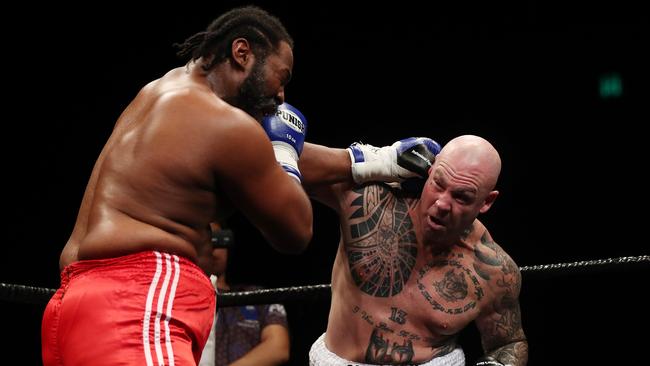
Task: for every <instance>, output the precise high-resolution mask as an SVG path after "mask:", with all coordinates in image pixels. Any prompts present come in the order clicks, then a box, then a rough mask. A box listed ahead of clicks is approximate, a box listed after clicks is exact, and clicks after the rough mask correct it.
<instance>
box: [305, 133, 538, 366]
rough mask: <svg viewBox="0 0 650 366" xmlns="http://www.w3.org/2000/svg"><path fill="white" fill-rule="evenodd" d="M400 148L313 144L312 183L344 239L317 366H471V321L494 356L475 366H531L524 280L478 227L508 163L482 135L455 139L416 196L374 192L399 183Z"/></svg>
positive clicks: (309, 153)
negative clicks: (465, 343)
mask: <svg viewBox="0 0 650 366" xmlns="http://www.w3.org/2000/svg"><path fill="white" fill-rule="evenodd" d="M400 146H401V145H400V143H398V144H397V145H395V144H394V145H391V146H387V147H383V148H375V147H372V146H368V145H353V146H352V147H351V148H350V149H349V150H348V151H346V150H343V149H330V148H326V147H323V146H318V145H311V144H307V145H306V146H305V151H304V153H303V155H302V157H301V160H300V168H301V170H302V171H303V174H304V182H305V185H306V187H307V188H308V192H309V193H310V194H311V195H312V196H313V197H315V198H317V199H318V200H320V201H321V202H323V203H325V204H327V205H328V206H330V207H332V208H333V209H335V210H336V211H337V212H338V214H339V218H340V230H341V241H340V243H339V249H338V252H337V255H336V259H335V262H334V267H333V269H332V300H331V306H330V313H329V321H328V325H327V330H326V332H325V333H324V334H323V335H322V336H321V337H320V338H318V339H317V340H316V341H315V342H314V344H313V346H312V348H311V351H310V365H314V366H347V365H392V364H395V365H398V364H399V365H403V364H408V365H430V366H431V365H464V364H465V357H464V354H463V351H462V349H461V348H460V347H459V345H458V344H457V343H456V338H457V337H456V336H457V335H458V333H459V332H460V331H461V330H462V329H463V328H465V327H466V326H467V325H468V324H469V323H470V322H475V323H476V325H477V327H478V329H479V331H480V334H481V338H482V344H483V348H484V350H485V357H484V358H482V359H481V360H478V361H477V362H476V365H502V364H504V365H505V364H509V365H525V364H526V362H527V359H528V343H527V341H526V337H525V335H524V331H523V328H522V324H521V313H520V307H519V301H518V296H519V291H520V287H521V275H520V273H519V269H518V267H517V265H516V264H515V262H514V261H513V260H512V258H510V256H508V254H507V253H506V252H505V251H504V250H503V248H501V247H500V246H499V245H498V244H497V243H496V242H495V241H494V239H493V238H492V236H491V235H490V233H489V232H488V230H487V228H486V227H485V226H484V225H483V224H482V223H481V222H480V221H479V220H478V219H477V216H478V215H479V214H482V213H485V212H487V211H488V210H489V209H490V207H491V206H492V204H493V203H494V201H495V199H496V198H497V196H498V194H499V192H498V191H496V190H495V186H496V183H497V179H498V177H499V173H500V169H501V159H500V157H499V154H498V153H497V151H496V150H495V148H494V147H493V146H492V145H491V144H490V143H489V142H488V141H486V140H484V139H483V138H480V137H477V136H461V137H458V138H455V139H453V140H451V141H450V142H449V143H448V144H447V145H446V146H445V147H444V148H443V149H442V151H440V153H439V154H438V155H437V156H436V157H435V162H433V165H432V166H431V167H430V169H429V176H428V179H427V180H426V182H425V184H424V187H423V189H422V191H421V193H419V192H418V193H417V194H415V195H414V194H412V193H409V192H407V191H405V190H399V189H395V188H392V187H389V186H387V185H385V184H377V183H371V181H372V180H377V179H381V180H384V181H397V180H399V179H400V176H399V174H396V173H395V170H394V169H393V168H394V167H395V160H396V159H397V157H398V155H399V154H400V152H399V151H400V149H399V147H400ZM395 147H397V149H396V148H395ZM406 151H407V152H408V150H406ZM348 153H349V155H348ZM412 155H416V156H417V154H412ZM350 164H352V172H351V173H350V169H348V168H347V167H349V165H350ZM382 167H383V168H382ZM382 171H383V172H382Z"/></svg>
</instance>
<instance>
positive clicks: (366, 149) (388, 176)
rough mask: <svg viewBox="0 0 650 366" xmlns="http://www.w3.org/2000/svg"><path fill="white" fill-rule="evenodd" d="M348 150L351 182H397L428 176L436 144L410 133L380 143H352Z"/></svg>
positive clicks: (422, 178)
mask: <svg viewBox="0 0 650 366" xmlns="http://www.w3.org/2000/svg"><path fill="white" fill-rule="evenodd" d="M348 152H349V153H350V159H351V160H352V179H354V182H355V183H357V184H363V183H366V182H370V181H375V182H385V183H395V184H391V185H393V186H400V184H401V183H405V182H407V180H411V179H416V180H420V181H422V180H424V179H426V178H427V177H428V171H429V168H430V167H431V165H433V162H434V161H435V156H436V155H437V154H438V153H439V152H440V144H438V143H437V142H435V141H433V140H432V139H430V138H426V137H410V138H407V139H403V140H399V141H397V142H395V143H394V144H392V145H390V146H384V147H375V146H372V145H368V144H360V143H354V144H352V145H350V147H349V148H348Z"/></svg>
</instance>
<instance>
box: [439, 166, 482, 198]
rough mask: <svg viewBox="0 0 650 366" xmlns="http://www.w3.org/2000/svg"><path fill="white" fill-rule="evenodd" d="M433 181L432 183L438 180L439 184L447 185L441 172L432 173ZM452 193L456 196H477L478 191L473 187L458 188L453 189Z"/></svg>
mask: <svg viewBox="0 0 650 366" xmlns="http://www.w3.org/2000/svg"><path fill="white" fill-rule="evenodd" d="M433 180H434V181H435V180H438V181H440V182H442V183H444V184H449V183H448V181H447V178H446V177H445V176H444V175H443V174H442V173H441V172H439V171H437V170H436V172H435V173H434V176H433ZM452 192H454V193H456V194H459V193H460V194H473V195H476V194H478V190H477V189H476V188H474V187H459V188H455V189H453V190H452Z"/></svg>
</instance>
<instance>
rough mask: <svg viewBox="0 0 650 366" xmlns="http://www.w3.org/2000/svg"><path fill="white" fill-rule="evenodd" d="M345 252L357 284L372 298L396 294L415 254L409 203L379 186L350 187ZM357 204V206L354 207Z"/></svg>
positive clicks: (405, 279)
mask: <svg viewBox="0 0 650 366" xmlns="http://www.w3.org/2000/svg"><path fill="white" fill-rule="evenodd" d="M353 194H358V195H359V196H358V197H356V198H355V199H354V200H353V201H352V203H351V207H350V208H351V211H352V214H351V215H350V216H349V218H348V222H349V230H350V240H349V242H347V243H346V247H345V249H346V253H347V256H348V264H349V266H350V273H351V275H352V278H353V279H354V282H355V284H356V285H357V287H358V288H359V289H360V290H361V291H363V292H365V293H367V294H369V295H372V296H375V297H390V296H394V295H397V294H399V293H400V292H401V291H402V289H403V288H404V284H405V283H406V281H408V279H409V277H410V276H411V272H412V271H413V267H414V266H415V260H416V257H417V240H416V237H415V231H414V229H413V222H412V221H411V218H410V217H409V215H408V211H409V202H408V201H407V200H406V199H404V198H401V197H398V196H396V195H395V194H393V193H392V191H391V190H390V189H389V188H388V187H386V186H382V185H369V186H365V187H361V188H359V189H356V190H354V193H353ZM357 206H358V208H356V207H357Z"/></svg>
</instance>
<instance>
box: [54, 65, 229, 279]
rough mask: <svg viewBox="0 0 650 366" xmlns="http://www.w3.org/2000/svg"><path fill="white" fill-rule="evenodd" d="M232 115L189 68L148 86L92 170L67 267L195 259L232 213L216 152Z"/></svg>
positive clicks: (66, 252) (64, 260)
mask: <svg viewBox="0 0 650 366" xmlns="http://www.w3.org/2000/svg"><path fill="white" fill-rule="evenodd" d="M232 110H233V108H232V107H230V106H228V105H227V104H226V103H224V102H222V101H221V100H220V99H218V98H217V97H216V96H215V95H214V93H213V92H212V91H211V90H210V89H209V87H208V86H207V84H205V83H203V82H201V81H200V80H198V79H197V77H196V76H193V75H192V74H191V73H188V72H187V70H186V69H185V68H179V69H175V70H172V71H171V72H169V73H168V74H167V75H165V76H164V77H163V78H161V79H158V80H156V81H154V82H152V83H150V84H149V85H147V86H146V87H145V88H143V89H142V90H141V91H140V93H139V94H138V95H137V97H136V98H135V99H134V100H133V101H132V102H131V104H130V105H129V106H128V107H127V108H126V110H125V111H124V112H123V113H122V115H121V116H120V118H119V120H118V122H117V123H116V126H115V128H114V130H113V133H112V135H111V137H110V138H109V140H108V142H107V143H106V145H105V146H104V148H103V150H102V152H101V154H100V157H99V158H98V160H97V162H96V164H95V167H94V168H93V172H92V175H91V179H90V182H89V183H88V186H87V188H86V191H85V193H84V198H83V201H82V205H81V209H80V212H79V216H78V218H77V222H76V224H75V228H74V231H73V233H72V236H71V238H70V240H69V242H68V244H67V245H66V248H65V249H64V252H63V254H62V257H61V266H62V267H63V266H65V265H67V264H69V263H71V262H73V261H75V260H82V259H96V258H105V257H114V256H118V255H124V254H129V253H132V252H137V251H141V250H148V249H156V250H161V251H166V252H172V253H177V254H181V255H183V256H186V257H188V258H190V259H196V257H197V253H198V252H200V251H201V247H202V246H205V245H208V243H209V231H208V223H209V222H210V221H213V220H214V219H215V217H218V216H219V215H224V214H225V211H229V210H228V209H227V208H226V207H225V205H227V204H226V203H225V202H223V200H224V197H222V196H220V195H219V193H218V190H217V189H216V182H215V176H214V175H215V174H214V171H215V165H218V162H216V161H215V157H214V155H215V154H214V153H213V152H214V146H215V145H216V144H219V140H218V136H219V129H220V128H223V127H221V126H220V122H221V121H220V117H221V119H226V118H224V114H225V113H232ZM208 116H210V117H208ZM224 123H227V121H224ZM215 192H217V193H215ZM215 215H216V216H215Z"/></svg>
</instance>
